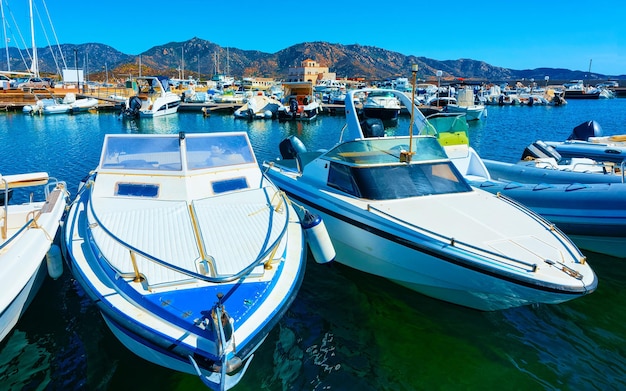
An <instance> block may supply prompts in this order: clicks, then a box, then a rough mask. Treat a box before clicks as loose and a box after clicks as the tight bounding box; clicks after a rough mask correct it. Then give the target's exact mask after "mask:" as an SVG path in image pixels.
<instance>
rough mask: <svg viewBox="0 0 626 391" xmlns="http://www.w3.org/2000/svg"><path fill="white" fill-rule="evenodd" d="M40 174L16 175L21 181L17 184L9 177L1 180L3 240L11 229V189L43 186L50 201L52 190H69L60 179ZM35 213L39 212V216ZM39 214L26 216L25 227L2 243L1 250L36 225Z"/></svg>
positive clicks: (0, 217)
mask: <svg viewBox="0 0 626 391" xmlns="http://www.w3.org/2000/svg"><path fill="white" fill-rule="evenodd" d="M40 174H41V173H35V174H23V175H16V176H15V177H16V178H19V180H17V181H15V182H12V181H11V180H8V179H7V177H1V178H0V182H1V183H2V184H3V190H4V195H3V196H4V207H3V210H2V213H1V216H0V222H1V223H2V232H1V236H2V240H6V239H7V235H8V229H9V190H10V189H13V188H17V187H28V186H32V187H34V186H42V185H43V189H44V196H45V200H48V199H49V198H50V189H51V188H57V187H58V186H62V187H63V188H67V186H66V185H65V182H61V181H59V180H58V179H56V178H53V177H48V176H47V175H46V176H45V177H42V176H41V175H40ZM29 202H33V200H32V194H31V199H30V201H29ZM35 212H37V214H36V213H35ZM39 212H40V211H39V210H31V211H29V212H28V213H27V214H26V215H25V217H26V218H25V221H26V222H25V223H24V225H22V226H21V227H20V228H19V229H18V230H17V231H16V232H15V233H14V234H13V235H12V236H11V238H9V239H8V240H6V241H5V242H4V243H2V245H1V246H0V250H2V249H3V248H4V247H5V246H7V245H8V244H9V243H11V242H12V241H13V240H15V239H16V238H17V237H19V236H20V234H21V233H22V232H24V231H25V230H26V229H27V228H28V227H30V226H31V225H32V224H33V223H35V222H36V221H37V218H38V217H39ZM20 216H22V217H24V215H22V214H20ZM31 216H32V217H31Z"/></svg>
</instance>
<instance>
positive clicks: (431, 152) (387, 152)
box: [325, 136, 448, 165]
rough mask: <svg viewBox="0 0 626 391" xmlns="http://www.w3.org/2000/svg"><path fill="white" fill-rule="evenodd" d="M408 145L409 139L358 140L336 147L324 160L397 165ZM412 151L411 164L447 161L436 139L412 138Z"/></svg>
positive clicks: (354, 163) (356, 163)
mask: <svg viewBox="0 0 626 391" xmlns="http://www.w3.org/2000/svg"><path fill="white" fill-rule="evenodd" d="M409 144H410V143H409V137H382V138H370V139H359V140H354V141H349V142H345V143H342V144H340V145H338V146H337V147H335V148H333V149H332V150H330V151H328V152H327V153H326V154H325V158H327V159H330V160H335V161H341V162H344V163H348V164H353V165H372V164H389V163H397V162H399V161H400V152H401V151H408V150H409ZM412 150H413V152H414V155H413V156H412V158H411V160H412V161H413V162H417V161H429V160H442V159H448V156H447V155H446V153H445V151H444V150H443V148H442V147H441V145H439V143H438V142H437V139H436V138H434V137H431V136H417V137H413V142H412Z"/></svg>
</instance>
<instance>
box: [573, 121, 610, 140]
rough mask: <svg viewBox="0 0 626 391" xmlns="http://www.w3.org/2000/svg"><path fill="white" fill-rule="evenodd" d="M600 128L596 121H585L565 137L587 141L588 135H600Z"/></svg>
mask: <svg viewBox="0 0 626 391" xmlns="http://www.w3.org/2000/svg"><path fill="white" fill-rule="evenodd" d="M601 136H602V128H601V127H600V124H599V123H597V122H596V121H587V122H583V123H582V124H580V125H578V126H576V127H575V128H574V130H573V131H572V134H570V135H569V137H568V138H567V139H568V140H580V141H587V140H588V139H589V137H601Z"/></svg>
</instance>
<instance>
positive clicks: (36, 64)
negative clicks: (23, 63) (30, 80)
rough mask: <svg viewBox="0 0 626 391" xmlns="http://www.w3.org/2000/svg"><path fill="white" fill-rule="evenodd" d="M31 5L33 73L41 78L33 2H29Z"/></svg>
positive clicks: (31, 0)
mask: <svg viewBox="0 0 626 391" xmlns="http://www.w3.org/2000/svg"><path fill="white" fill-rule="evenodd" d="M29 4H30V35H31V38H32V43H33V65H32V66H31V72H32V73H33V74H34V75H35V77H39V61H38V60H37V46H36V45H35V23H34V21H33V0H30V1H29Z"/></svg>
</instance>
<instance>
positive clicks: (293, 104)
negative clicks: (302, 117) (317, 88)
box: [289, 98, 298, 118]
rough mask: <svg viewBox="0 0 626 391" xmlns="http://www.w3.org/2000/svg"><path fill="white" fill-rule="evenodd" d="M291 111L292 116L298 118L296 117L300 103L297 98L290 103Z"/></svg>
mask: <svg viewBox="0 0 626 391" xmlns="http://www.w3.org/2000/svg"><path fill="white" fill-rule="evenodd" d="M289 111H290V112H291V116H292V117H293V118H296V115H298V101H297V100H296V99H295V98H291V100H290V101H289Z"/></svg>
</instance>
